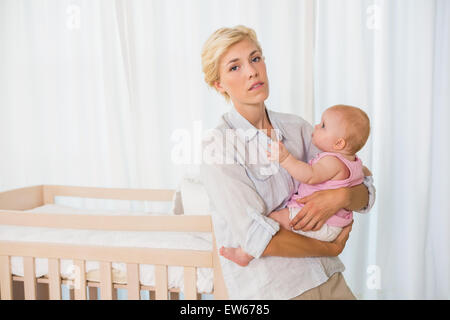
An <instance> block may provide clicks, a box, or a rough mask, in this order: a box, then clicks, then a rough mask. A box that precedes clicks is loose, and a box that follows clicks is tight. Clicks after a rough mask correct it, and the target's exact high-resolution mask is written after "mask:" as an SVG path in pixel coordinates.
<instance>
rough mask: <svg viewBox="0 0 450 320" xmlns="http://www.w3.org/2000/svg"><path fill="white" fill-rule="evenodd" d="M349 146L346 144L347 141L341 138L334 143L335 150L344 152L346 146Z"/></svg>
mask: <svg viewBox="0 0 450 320" xmlns="http://www.w3.org/2000/svg"><path fill="white" fill-rule="evenodd" d="M346 145H347V143H346V142H345V140H344V139H343V138H339V139H337V141H336V142H335V143H334V149H335V150H339V151H340V150H344V148H345V146H346Z"/></svg>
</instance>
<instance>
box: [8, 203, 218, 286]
mask: <svg viewBox="0 0 450 320" xmlns="http://www.w3.org/2000/svg"><path fill="white" fill-rule="evenodd" d="M26 212H34V213H36V214H39V213H44V212H45V213H55V214H109V215H115V214H124V212H123V211H121V212H119V211H117V212H111V211H99V210H84V209H75V208H70V207H66V206H61V205H57V204H48V205H44V206H42V207H38V208H35V209H32V210H28V211H26ZM128 214H129V215H149V213H144V212H143V213H136V212H133V213H128ZM0 240H7V241H25V242H52V243H64V244H77V245H96V246H103V245H104V246H117V247H140V248H163V249H192V250H206V251H210V250H212V235H211V234H210V233H201V232H141V231H139V232H138V231H136V232H129V231H127V232H120V231H95V230H75V229H53V228H32V227H15V226H0ZM60 266H61V276H62V278H64V279H74V277H75V268H74V266H73V261H72V260H61V263H60ZM11 268H12V273H13V274H14V275H18V276H23V269H24V268H23V258H22V257H12V258H11ZM112 268H113V270H112V272H113V281H114V282H115V283H126V264H125V263H112ZM98 269H99V263H98V262H96V261H87V262H86V273H87V279H88V280H92V281H98ZM139 272H140V282H141V284H142V285H147V286H154V285H155V278H154V267H153V266H151V265H140V266H139ZM47 273H48V264H47V259H41V258H37V259H36V277H41V276H44V275H46V274H47ZM168 287H169V288H180V289H181V291H183V289H184V283H183V267H179V266H169V267H168ZM212 289H213V270H212V269H211V268H197V290H198V292H204V293H210V292H212Z"/></svg>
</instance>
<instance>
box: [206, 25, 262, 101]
mask: <svg viewBox="0 0 450 320" xmlns="http://www.w3.org/2000/svg"><path fill="white" fill-rule="evenodd" d="M244 39H249V40H251V41H253V42H254V43H255V45H256V47H257V48H258V50H259V51H260V52H261V54H262V50H261V45H260V44H259V42H258V39H257V37H256V32H255V31H254V30H253V29H251V28H247V27H245V26H243V25H239V26H236V27H234V28H220V29H219V30H217V31H216V32H214V33H213V34H212V35H211V36H210V37H209V38H208V40H206V42H205V44H204V45H203V49H202V69H203V73H204V74H205V81H206V83H207V84H208V85H209V86H211V87H213V88H215V86H214V82H216V81H218V80H219V79H220V70H219V67H220V66H219V63H220V59H221V58H222V56H223V54H224V53H225V52H226V51H227V50H228V48H229V47H231V46H232V45H233V44H235V43H238V42H240V41H242V40H244ZM222 95H223V96H224V97H225V99H226V100H227V101H229V100H230V96H229V95H228V94H227V93H226V92H224V93H222Z"/></svg>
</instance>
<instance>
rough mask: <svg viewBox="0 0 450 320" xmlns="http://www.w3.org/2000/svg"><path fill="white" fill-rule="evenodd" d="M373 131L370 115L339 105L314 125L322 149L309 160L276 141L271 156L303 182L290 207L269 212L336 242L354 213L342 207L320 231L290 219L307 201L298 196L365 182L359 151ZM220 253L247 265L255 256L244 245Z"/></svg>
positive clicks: (314, 139) (285, 224)
mask: <svg viewBox="0 0 450 320" xmlns="http://www.w3.org/2000/svg"><path fill="white" fill-rule="evenodd" d="M369 133H370V120H369V118H368V116H367V114H366V113H365V112H364V111H363V110H361V109H359V108H356V107H351V106H345V105H336V106H333V107H330V108H328V109H327V110H325V112H324V113H323V115H322V120H321V122H320V123H319V124H318V125H316V126H315V127H314V132H313V133H312V143H313V144H314V145H315V146H316V147H317V148H318V149H320V150H321V151H323V152H321V153H319V154H318V155H317V156H316V157H315V158H314V159H312V160H311V161H310V162H309V163H305V162H303V161H300V160H298V159H295V158H294V157H293V156H292V155H291V154H290V153H289V151H288V150H287V149H286V147H285V146H284V145H283V143H281V142H278V144H277V143H275V144H272V145H271V147H270V151H268V157H269V159H270V160H271V161H278V162H279V163H280V165H281V166H282V167H283V168H284V169H286V170H287V171H288V172H289V174H290V175H291V176H292V177H293V178H294V179H296V180H298V181H300V182H301V183H300V185H299V188H298V193H297V194H294V195H293V196H292V197H291V199H290V200H289V201H288V203H287V207H286V208H284V209H281V210H279V211H274V212H272V213H271V214H269V217H270V218H272V219H274V220H276V221H278V222H279V223H280V225H281V226H282V227H283V228H286V229H288V230H292V231H293V232H296V233H299V234H302V235H304V236H307V237H311V238H315V239H318V240H321V241H333V240H334V239H336V237H337V236H338V235H339V233H341V231H342V229H343V228H344V227H345V226H347V225H349V224H351V223H352V221H353V213H352V212H351V211H348V210H345V209H341V210H339V211H338V212H336V213H335V214H334V215H333V216H332V217H331V218H329V219H328V220H327V221H326V223H325V224H324V225H323V226H322V227H321V228H320V229H319V230H318V231H306V232H304V231H301V230H294V229H291V227H290V224H289V223H290V221H291V220H292V219H293V218H294V217H295V216H296V215H297V214H298V213H299V211H300V210H301V209H302V207H303V204H301V203H298V202H297V199H301V198H304V197H306V196H308V195H310V194H312V193H314V192H316V191H319V190H325V189H337V188H343V187H352V186H355V185H358V184H361V183H362V182H363V180H364V175H365V173H366V174H367V175H370V172H369V171H368V170H367V169H366V168H365V167H364V168H363V165H362V162H361V160H360V159H359V158H358V157H357V156H356V153H357V152H358V151H359V150H361V149H362V147H363V146H364V145H365V143H366V142H367V139H368V137H369ZM220 254H221V255H222V256H224V257H225V258H227V259H230V260H232V261H234V262H236V263H237V264H239V265H241V266H246V265H247V264H248V263H249V262H250V261H251V260H252V259H253V257H252V256H250V255H249V254H247V253H246V252H245V251H244V250H242V249H241V248H223V247H222V248H221V249H220Z"/></svg>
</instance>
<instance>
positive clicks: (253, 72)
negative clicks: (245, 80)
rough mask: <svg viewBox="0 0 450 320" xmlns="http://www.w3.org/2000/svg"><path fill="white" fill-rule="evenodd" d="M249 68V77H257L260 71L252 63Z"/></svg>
mask: <svg viewBox="0 0 450 320" xmlns="http://www.w3.org/2000/svg"><path fill="white" fill-rule="evenodd" d="M247 70H248V77H249V78H252V77H253V78H254V77H256V76H257V75H258V71H257V70H256V68H255V67H254V66H252V65H251V64H249V65H248V67H247Z"/></svg>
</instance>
